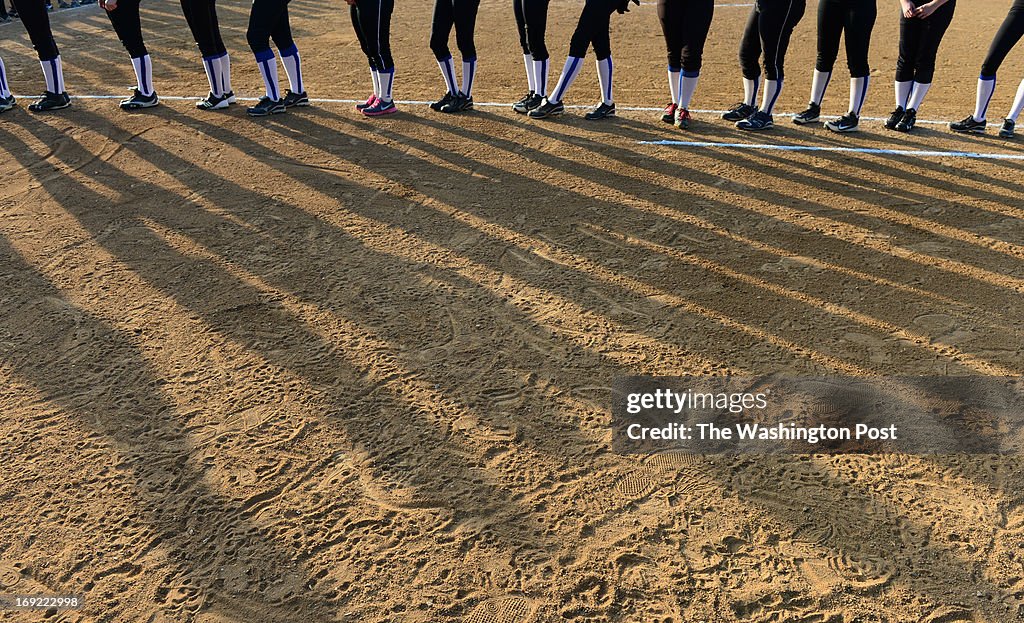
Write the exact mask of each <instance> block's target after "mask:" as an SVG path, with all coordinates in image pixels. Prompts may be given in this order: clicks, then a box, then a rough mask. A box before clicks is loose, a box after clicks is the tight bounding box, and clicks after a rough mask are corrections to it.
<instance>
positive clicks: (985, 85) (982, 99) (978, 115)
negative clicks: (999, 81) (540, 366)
mask: <svg viewBox="0 0 1024 623" xmlns="http://www.w3.org/2000/svg"><path fill="white" fill-rule="evenodd" d="M995 92H996V77H995V76H978V93H977V97H976V99H975V104H974V114H973V115H971V117H973V118H974V120H975V121H985V119H986V118H987V117H986V116H985V115H987V114H988V105H989V102H991V101H992V94H993V93H995Z"/></svg>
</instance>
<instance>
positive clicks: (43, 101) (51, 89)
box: [14, 0, 71, 112]
mask: <svg viewBox="0 0 1024 623" xmlns="http://www.w3.org/2000/svg"><path fill="white" fill-rule="evenodd" d="M14 7H15V8H16V9H17V10H18V14H19V15H21V21H22V23H23V24H24V25H25V30H26V31H28V36H29V39H30V40H31V41H32V47H33V48H35V50H36V55H37V56H38V57H39V65H40V67H42V69H43V78H44V80H45V81H46V92H45V93H44V94H43V96H42V97H41V98H40V99H39V101H37V102H36V103H34V104H30V105H29V107H28V109H29V110H31V111H32V112H48V111H51V110H60V109H62V108H67V107H68V106H70V105H71V98H70V97H68V94H67V91H66V90H65V88H64V67H63V65H62V63H61V58H60V51H59V50H58V49H57V43H56V42H55V41H54V40H53V33H52V32H51V30H50V17H49V15H47V13H46V4H45V3H44V2H43V0H16V2H15V3H14Z"/></svg>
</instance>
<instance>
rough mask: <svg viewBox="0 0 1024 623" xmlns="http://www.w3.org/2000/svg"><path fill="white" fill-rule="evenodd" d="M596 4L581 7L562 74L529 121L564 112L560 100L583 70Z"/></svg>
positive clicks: (589, 1) (594, 0)
mask: <svg viewBox="0 0 1024 623" xmlns="http://www.w3.org/2000/svg"><path fill="white" fill-rule="evenodd" d="M597 4H598V0H587V2H586V4H585V5H584V6H583V11H582V12H581V13H580V19H579V21H578V22H577V23H576V30H575V31H574V32H573V34H572V39H570V40H569V56H568V57H567V58H566V59H565V66H564V67H563V68H562V74H561V75H560V76H559V77H558V82H557V83H555V88H554V89H553V90H552V91H551V93H550V94H548V96H547V97H546V98H545V99H544V103H543V104H541V105H540V106H538V107H537V108H536V109H534V110H531V111H530V118H531V119H545V118H548V117H554V116H557V115H561V114H563V113H564V112H565V105H564V104H563V103H562V99H563V98H564V97H565V94H566V93H567V92H568V90H569V87H571V86H572V83H573V82H575V81H576V77H577V76H579V73H580V70H581V69H582V68H583V59H584V57H586V55H587V48H589V47H590V36H591V32H592V31H593V28H592V26H591V22H593V21H594V20H595V19H596V11H595V9H596V8H597Z"/></svg>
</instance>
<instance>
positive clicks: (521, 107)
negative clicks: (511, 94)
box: [512, 91, 537, 115]
mask: <svg viewBox="0 0 1024 623" xmlns="http://www.w3.org/2000/svg"><path fill="white" fill-rule="evenodd" d="M536 95H537V94H536V93H534V92H533V91H530V92H529V93H527V94H526V95H524V96H523V97H522V99H520V100H519V101H518V102H516V103H515V104H512V110H514V111H516V112H517V113H519V114H520V115H525V114H526V113H528V112H530V111H531V110H533V109H532V108H527V107H526V103H527V102H529V101H530V100H531V99H533V98H534V97H535V96H536Z"/></svg>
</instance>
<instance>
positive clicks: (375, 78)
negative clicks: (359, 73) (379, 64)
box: [370, 67, 380, 97]
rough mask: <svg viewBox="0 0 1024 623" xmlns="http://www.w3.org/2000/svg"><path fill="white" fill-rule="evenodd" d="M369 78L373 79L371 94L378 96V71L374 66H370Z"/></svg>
mask: <svg viewBox="0 0 1024 623" xmlns="http://www.w3.org/2000/svg"><path fill="white" fill-rule="evenodd" d="M370 79H371V80H372V81H373V95H374V96H375V97H380V72H379V71H377V70H376V68H374V67H371V68H370Z"/></svg>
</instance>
